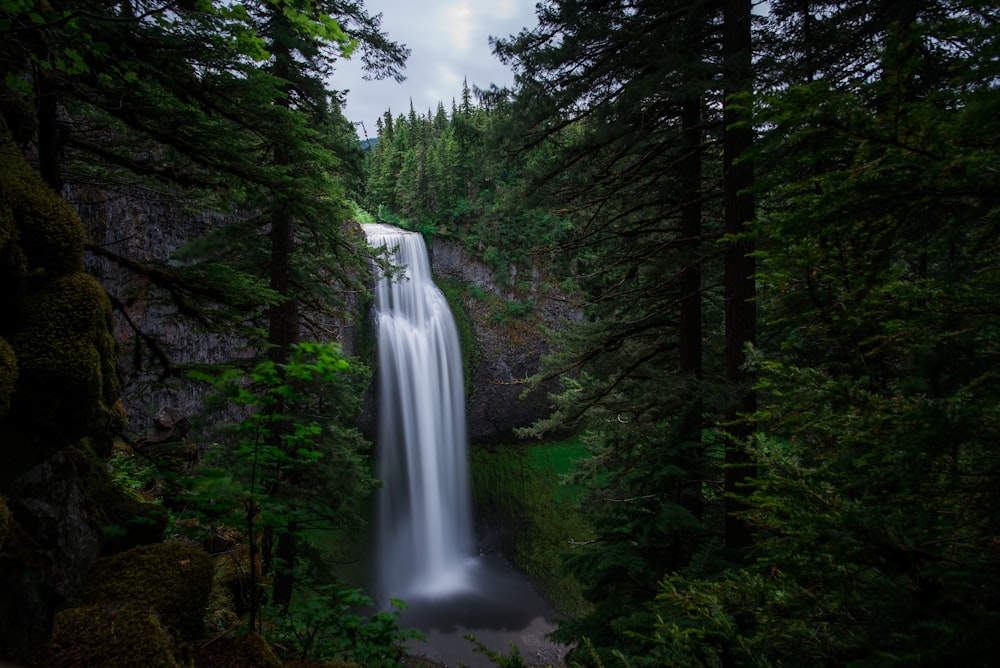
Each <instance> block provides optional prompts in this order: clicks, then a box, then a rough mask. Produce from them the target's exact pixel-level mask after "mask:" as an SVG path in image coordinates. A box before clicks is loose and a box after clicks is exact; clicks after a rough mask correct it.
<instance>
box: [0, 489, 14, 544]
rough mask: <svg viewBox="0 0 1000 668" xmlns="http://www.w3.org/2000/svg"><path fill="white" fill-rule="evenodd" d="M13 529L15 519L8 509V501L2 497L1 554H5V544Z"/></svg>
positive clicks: (0, 500)
mask: <svg viewBox="0 0 1000 668" xmlns="http://www.w3.org/2000/svg"><path fill="white" fill-rule="evenodd" d="M13 528H14V517H13V515H11V514H10V508H8V507H7V499H6V497H4V496H2V495H0V554H2V553H3V544H4V542H6V540H7V536H9V535H10V533H11V531H12V530H13Z"/></svg>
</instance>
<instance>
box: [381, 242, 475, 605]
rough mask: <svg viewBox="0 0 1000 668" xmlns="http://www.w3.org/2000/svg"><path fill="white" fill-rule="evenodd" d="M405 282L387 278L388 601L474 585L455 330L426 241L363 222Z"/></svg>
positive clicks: (384, 538) (384, 567)
mask: <svg viewBox="0 0 1000 668" xmlns="http://www.w3.org/2000/svg"><path fill="white" fill-rule="evenodd" d="M364 229H365V234H366V235H367V237H368V241H369V243H370V244H371V245H372V246H374V247H376V248H377V247H380V246H385V247H386V248H387V249H388V250H389V251H390V258H391V260H392V264H393V265H395V266H399V267H402V268H404V269H405V276H397V277H390V278H387V277H386V276H384V275H383V276H380V277H379V279H378V284H377V286H376V294H375V313H376V326H377V332H378V333H377V349H378V395H379V400H378V430H379V432H378V446H379V456H378V467H379V470H378V474H379V477H380V478H381V479H382V481H383V482H384V488H383V489H381V490H380V491H379V499H378V517H377V525H378V526H377V527H376V532H377V536H376V540H377V560H378V572H377V577H378V591H379V594H380V596H381V597H383V598H384V599H388V598H389V597H397V598H405V597H407V596H418V597H438V596H446V595H449V594H453V593H455V592H457V591H461V590H462V589H463V588H465V587H466V586H467V568H468V565H469V560H470V554H471V550H472V514H471V495H470V492H469V481H468V467H467V444H466V429H465V396H464V394H465V393H464V389H463V382H462V379H463V376H462V359H461V351H460V347H459V340H458V331H457V329H456V327H455V321H454V318H453V317H452V314H451V311H450V310H449V309H448V303H447V301H446V300H445V298H444V295H443V294H442V293H441V291H440V290H438V288H437V286H436V285H434V281H433V280H432V279H431V271H430V262H429V260H428V257H427V249H426V247H425V245H424V241H423V238H422V237H421V236H420V235H419V234H416V233H413V232H407V231H405V230H401V229H399V228H396V227H392V226H389V225H382V224H370V225H365V226H364Z"/></svg>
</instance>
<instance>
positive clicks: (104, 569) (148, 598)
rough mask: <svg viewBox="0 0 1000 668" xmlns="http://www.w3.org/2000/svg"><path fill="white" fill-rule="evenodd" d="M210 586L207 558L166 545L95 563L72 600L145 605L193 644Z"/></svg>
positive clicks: (190, 549) (197, 550)
mask: <svg viewBox="0 0 1000 668" xmlns="http://www.w3.org/2000/svg"><path fill="white" fill-rule="evenodd" d="M211 588H212V559H211V557H210V556H209V555H208V554H207V553H206V552H205V551H203V550H201V549H200V548H197V547H192V546H190V545H185V544H182V543H176V542H168V543H157V544H154V545H143V546H141V547H136V548H132V549H131V550H128V551H127V552H122V553H121V554H116V555H114V556H111V557H104V558H102V559H99V560H98V561H97V563H95V564H94V566H93V567H92V568H91V570H90V572H89V573H88V574H87V577H86V579H85V580H84V583H83V585H82V586H81V587H80V590H79V592H78V593H77V595H76V597H75V600H78V601H81V602H84V601H85V602H87V603H90V604H95V605H115V604H125V603H129V604H132V605H144V606H148V607H150V608H152V609H153V610H155V611H156V613H157V614H158V615H159V617H160V619H161V620H162V622H163V624H164V626H166V627H167V628H169V629H171V630H174V631H176V632H177V633H179V634H180V636H181V637H182V638H184V639H185V640H194V639H196V638H200V637H202V635H203V633H204V622H203V617H204V614H205V607H206V604H207V602H208V595H209V592H210V591H211Z"/></svg>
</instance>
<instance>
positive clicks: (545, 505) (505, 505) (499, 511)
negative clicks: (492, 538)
mask: <svg viewBox="0 0 1000 668" xmlns="http://www.w3.org/2000/svg"><path fill="white" fill-rule="evenodd" d="M582 455H583V451H582V449H581V447H580V444H579V442H577V441H567V442H562V443H544V444H539V445H534V446H523V445H522V446H518V445H505V446H503V447H501V448H497V449H495V450H492V449H487V448H484V447H479V448H474V449H473V450H472V453H471V457H470V465H471V474H472V493H473V503H474V505H475V508H476V514H477V516H478V517H480V518H482V521H483V522H484V523H485V524H486V525H487V526H490V527H491V528H492V530H494V531H496V532H497V533H498V534H499V540H500V541H501V545H503V546H504V547H505V551H506V552H507V554H509V555H510V557H511V559H512V560H513V561H514V563H516V564H517V565H518V567H519V568H522V569H523V570H524V571H525V572H526V573H527V574H528V575H529V576H531V577H532V578H533V579H534V580H535V582H536V583H537V586H538V587H539V588H540V590H541V591H542V592H543V594H544V595H545V597H546V599H547V600H548V601H550V602H551V603H552V604H553V605H554V606H555V607H556V608H557V609H558V610H560V611H561V612H563V613H564V614H577V613H579V612H581V611H582V610H585V609H586V608H587V605H586V603H585V602H584V601H583V599H582V596H581V584H580V582H579V581H577V580H576V579H574V578H573V577H571V576H568V575H567V574H565V573H563V562H564V560H565V556H566V554H565V553H566V551H567V546H569V545H570V544H572V543H585V542H586V541H587V540H588V539H590V537H591V536H592V531H591V529H590V527H589V526H588V525H587V523H586V521H585V520H584V519H583V518H582V517H581V516H580V515H578V514H577V513H576V512H575V511H574V509H573V505H572V502H573V499H574V498H575V495H576V493H577V490H576V489H575V488H573V487H566V486H564V485H563V484H562V482H561V481H562V478H561V476H563V474H565V473H566V472H567V471H568V470H569V468H570V467H571V466H572V462H573V461H575V460H576V459H577V458H579V457H581V456H582Z"/></svg>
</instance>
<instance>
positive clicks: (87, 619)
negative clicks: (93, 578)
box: [48, 605, 180, 668]
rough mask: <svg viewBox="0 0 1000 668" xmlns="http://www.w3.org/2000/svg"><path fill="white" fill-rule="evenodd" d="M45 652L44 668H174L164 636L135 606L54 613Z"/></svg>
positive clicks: (151, 617) (146, 612)
mask: <svg viewBox="0 0 1000 668" xmlns="http://www.w3.org/2000/svg"><path fill="white" fill-rule="evenodd" d="M49 652H50V659H49V664H48V665H49V667H50V668H89V667H90V666H102V667H103V668H180V664H178V662H177V660H176V659H175V658H174V653H173V650H172V647H171V642H170V636H169V635H168V632H167V630H166V629H164V628H163V625H162V624H161V623H160V620H159V618H158V617H157V616H156V614H155V613H154V612H153V610H151V609H150V608H149V607H146V606H141V605H126V606H123V607H114V608H110V607H107V606H101V605H88V606H84V607H80V608H71V609H68V610H63V611H61V612H59V613H58V614H57V615H56V618H55V623H54V625H53V630H52V638H51V642H50V645H49Z"/></svg>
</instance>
